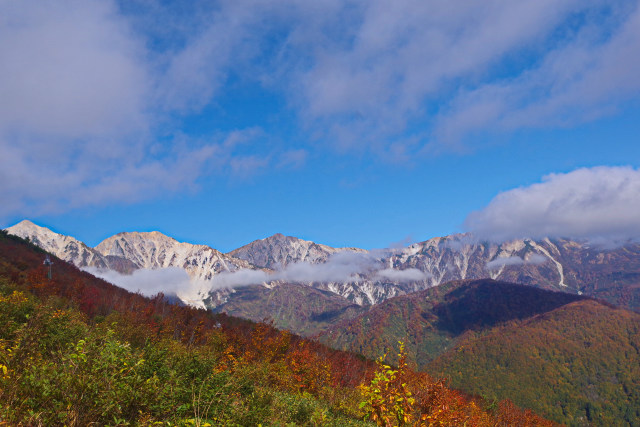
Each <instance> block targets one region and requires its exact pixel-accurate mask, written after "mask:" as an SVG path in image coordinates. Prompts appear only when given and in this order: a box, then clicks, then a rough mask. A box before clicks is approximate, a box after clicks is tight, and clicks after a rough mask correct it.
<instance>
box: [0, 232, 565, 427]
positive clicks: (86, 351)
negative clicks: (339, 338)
mask: <svg viewBox="0 0 640 427" xmlns="http://www.w3.org/2000/svg"><path fill="white" fill-rule="evenodd" d="M44 256H45V253H44V252H42V251H41V250H38V249H37V248H35V247H34V246H32V245H30V244H28V243H27V242H25V241H23V240H22V239H20V238H16V237H12V236H8V235H6V233H0V425H17V424H21V425H70V426H85V425H90V424H98V425H123V424H127V425H167V426H168V425H197V426H207V425H241V426H250V425H259V424H262V425H337V426H343V425H367V424H370V423H376V424H378V425H425V426H426V425H462V424H465V423H466V424H467V425H479V426H482V425H486V426H508V425H531V426H534V425H552V423H551V422H548V421H545V420H543V419H541V418H539V417H537V416H536V415H535V414H533V413H531V412H530V411H522V410H520V409H518V408H517V407H515V406H514V405H513V404H512V403H511V402H510V401H502V402H500V403H499V404H497V405H495V406H493V407H488V404H487V402H486V401H484V400H482V399H479V398H472V397H469V396H467V395H464V394H462V393H460V392H458V391H455V390H452V389H450V388H449V387H448V386H447V385H446V384H445V382H443V381H435V380H433V379H432V378H431V377H429V376H428V375H426V374H420V373H415V372H412V371H410V370H409V369H408V368H407V367H406V366H405V365H404V364H402V363H400V364H399V365H398V367H397V368H393V367H392V366H390V365H386V364H385V363H384V362H383V361H382V360H380V361H379V363H378V364H377V365H376V364H374V363H372V362H369V361H367V360H365V359H363V358H362V357H359V356H356V355H355V354H353V353H346V352H341V351H335V350H330V349H328V348H327V347H324V346H322V345H320V344H318V343H315V342H312V341H308V340H304V339H302V338H300V337H297V336H295V335H292V334H290V333H288V332H282V331H278V330H276V329H274V328H273V327H271V326H269V325H266V324H262V323H258V324H256V323H253V322H250V321H245V320H240V319H236V318H232V317H229V316H226V315H215V314H211V313H209V312H207V311H204V310H197V309H194V308H190V307H184V306H177V305H172V304H170V303H168V302H167V300H166V299H165V298H164V297H163V296H162V295H159V296H158V297H156V298H153V299H148V298H144V297H142V296H140V295H137V294H132V293H129V292H126V291H124V290H122V289H120V288H117V287H115V286H112V285H110V284H108V283H106V282H103V281H101V280H98V279H96V278H94V277H93V276H91V275H89V274H87V273H84V272H81V271H80V270H78V269H76V268H75V267H73V266H71V265H69V264H66V263H64V262H63V261H61V260H59V259H57V258H53V261H54V266H53V278H52V279H51V280H49V279H47V277H46V273H45V267H44V266H43V265H42V260H43V259H44ZM399 356H400V361H402V360H403V357H404V355H403V352H400V354H399Z"/></svg>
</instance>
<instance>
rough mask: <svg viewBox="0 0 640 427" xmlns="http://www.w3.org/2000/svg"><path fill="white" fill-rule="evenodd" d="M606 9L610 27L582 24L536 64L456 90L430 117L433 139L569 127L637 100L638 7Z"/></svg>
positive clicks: (639, 64) (453, 139) (446, 140)
mask: <svg viewBox="0 0 640 427" xmlns="http://www.w3.org/2000/svg"><path fill="white" fill-rule="evenodd" d="M612 9H613V12H612V15H613V17H610V18H609V21H610V22H609V23H610V24H611V22H614V24H611V27H609V26H607V25H602V24H601V23H600V24H601V25H597V24H595V23H591V24H590V25H584V26H582V27H580V28H578V30H577V34H576V35H575V36H574V37H572V38H570V39H569V40H567V41H566V42H565V43H560V44H559V45H558V46H557V47H556V48H554V49H552V50H550V51H548V52H547V53H545V54H544V55H543V56H541V57H540V61H539V65H536V66H533V67H530V68H528V69H525V70H523V71H522V72H521V73H519V74H517V75H515V76H513V77H510V78H506V79H503V80H499V81H492V82H486V83H483V84H480V85H476V86H472V87H471V88H469V89H466V90H462V91H460V93H459V95H457V96H456V97H454V98H453V99H451V102H450V105H449V107H448V108H445V109H443V110H442V112H441V113H440V115H439V116H438V118H437V120H436V123H435V134H436V135H437V137H438V138H439V140H440V142H444V143H457V142H459V141H460V140H462V139H464V138H465V136H467V135H469V134H473V133H476V132H487V131H488V130H491V131H492V132H495V131H507V132H508V131H512V130H516V129H521V128H540V127H543V128H544V127H566V126H572V125H575V124H579V123H582V122H585V121H590V120H593V119H595V118H598V117H601V116H603V115H607V114H611V113H612V112H615V111H616V108H617V106H619V105H622V104H623V103H624V102H625V101H627V100H629V99H633V98H635V97H637V96H638V94H639V93H640V82H639V81H638V79H637V78H636V76H637V75H638V74H640V57H639V56H638V55H637V52H638V46H640V7H637V5H635V6H634V8H632V9H630V8H629V5H628V4H626V5H623V6H621V5H617V7H615V6H614V7H613V8H612ZM601 19H602V21H607V20H606V19H605V18H601ZM607 28H609V29H610V30H611V32H610V34H609V33H608V32H607Z"/></svg>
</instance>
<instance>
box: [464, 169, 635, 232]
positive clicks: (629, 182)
mask: <svg viewBox="0 0 640 427" xmlns="http://www.w3.org/2000/svg"><path fill="white" fill-rule="evenodd" d="M638 212H640V170H638V169H633V168H630V167H595V168H583V169H578V170H575V171H573V172H569V173H566V174H551V175H547V176H545V177H544V178H543V180H542V182H541V183H537V184H533V185H530V186H528V187H521V188H516V189H513V190H509V191H506V192H504V193H501V194H498V195H497V196H496V197H495V198H494V199H493V200H492V201H491V202H490V203H489V205H488V206H487V207H485V208H484V209H482V210H480V211H477V212H473V213H472V214H470V215H469V216H468V217H467V219H466V221H465V224H464V226H465V228H466V229H468V230H470V231H472V232H473V233H474V234H475V235H476V236H478V237H480V238H482V239H488V240H494V241H505V240H510V239H514V238H524V237H529V238H536V239H537V238H543V237H567V238H574V239H588V240H591V241H594V242H595V241H598V242H624V241H627V240H628V239H638V238H640V216H639V215H638Z"/></svg>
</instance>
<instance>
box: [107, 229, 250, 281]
mask: <svg viewBox="0 0 640 427" xmlns="http://www.w3.org/2000/svg"><path fill="white" fill-rule="evenodd" d="M95 250H96V251H97V252H98V253H100V254H101V255H103V256H114V257H120V258H125V259H128V260H130V261H132V262H133V263H134V264H135V265H136V266H137V267H138V268H147V269H157V268H167V267H180V268H182V269H184V270H185V271H186V272H187V273H188V274H189V276H190V277H191V278H192V279H197V280H203V281H206V280H211V278H212V277H213V276H214V275H215V274H218V273H221V272H223V271H224V272H233V271H236V270H238V269H241V268H252V267H251V265H250V264H249V263H248V262H247V261H245V260H242V259H238V258H234V257H232V256H229V255H225V254H223V253H222V252H220V251H218V250H216V249H213V248H211V247H209V246H206V245H192V244H191V243H183V242H178V241H177V240H175V239H173V238H171V237H168V236H165V235H164V234H162V233H160V232H157V231H152V232H148V233H138V232H129V233H119V234H116V235H115V236H111V237H109V238H107V239H105V240H103V241H102V242H100V243H99V244H98V246H96V247H95Z"/></svg>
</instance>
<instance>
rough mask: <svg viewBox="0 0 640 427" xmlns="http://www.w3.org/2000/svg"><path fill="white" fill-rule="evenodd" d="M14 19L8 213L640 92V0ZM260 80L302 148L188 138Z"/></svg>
mask: <svg viewBox="0 0 640 427" xmlns="http://www.w3.org/2000/svg"><path fill="white" fill-rule="evenodd" d="M132 4H133V5H132ZM0 16H1V17H2V18H0V63H1V64H2V67H0V93H2V102H1V103H0V104H1V105H0V154H1V155H0V175H1V178H2V185H1V186H0V197H2V198H3V202H4V203H3V205H2V207H1V208H0V215H10V214H17V213H21V212H22V213H26V212H29V213H30V214H38V213H44V212H54V211H60V210H64V209H69V208H73V207H77V206H87V205H93V204H104V203H112V202H118V201H120V202H130V201H133V200H139V199H143V198H147V197H156V196H157V195H158V194H163V193H165V192H167V191H180V189H183V188H194V187H195V186H196V183H197V182H198V180H199V178H201V177H203V176H206V175H208V174H211V173H212V170H213V171H220V170H223V171H225V172H229V175H231V176H236V177H241V176H247V175H251V174H253V173H256V172H264V171H267V170H269V168H268V167H267V166H269V165H271V163H272V162H273V164H274V166H280V167H291V168H295V167H300V166H301V165H303V164H305V161H307V153H308V152H309V149H308V148H309V147H308V146H310V145H317V146H321V147H327V146H329V147H333V149H335V150H337V151H336V152H337V153H345V152H351V151H357V152H363V151H369V152H374V153H376V154H377V155H378V158H380V159H383V160H385V161H386V160H388V161H391V162H409V161H411V160H412V159H414V158H415V156H416V154H423V155H424V154H425V153H429V152H431V151H430V150H431V149H432V148H433V147H434V146H437V147H440V148H444V149H450V148H459V147H460V146H464V145H465V142H467V143H468V142H469V138H468V136H469V135H473V134H476V133H478V132H480V133H482V132H487V131H489V130H491V131H492V132H493V131H498V132H511V131H513V130H517V129H521V128H523V127H549V126H566V125H571V124H575V123H580V122H583V121H588V120H592V119H593V118H596V117H600V116H602V115H605V114H609V113H611V112H612V111H615V110H616V107H618V106H619V105H622V103H624V102H625V101H628V100H630V99H637V96H638V94H639V92H640V83H639V81H638V79H637V75H639V74H640V59H639V55H637V54H636V53H637V47H638V46H639V45H640V9H638V7H637V1H621V2H615V3H614V4H612V3H611V2H605V1H604V0H602V1H599V0H594V1H588V2H584V1H578V0H559V1H557V0H556V1H552V0H542V1H540V0H524V1H519V2H503V1H499V0H489V1H485V2H481V3H479V2H475V1H472V0H464V1H462V2H461V3H459V4H457V5H456V7H455V8H454V7H451V5H449V4H445V3H442V2H437V1H431V0H429V1H420V0H398V1H395V2H394V3H393V4H392V5H389V3H388V2H385V1H382V0H372V1H364V0H349V1H339V0H329V1H323V2H299V1H294V0H274V1H269V2H265V1H262V0H237V1H233V2H228V1H227V2H218V3H215V4H211V3H208V2H192V3H190V4H189V5H188V6H186V5H182V4H180V5H179V6H178V4H172V3H170V2H168V3H163V2H154V1H152V2H146V1H145V2H141V3H139V4H135V3H132V2H121V3H117V2H115V1H110V0H106V1H97V0H86V1H80V0H61V1H58V2H43V1H22V2H2V3H0ZM567 23H571V26H568V25H567ZM245 84H248V85H253V86H252V87H259V88H261V89H264V90H266V91H268V92H269V93H271V94H275V95H276V96H277V97H278V99H279V100H280V101H283V102H282V105H280V104H279V105H274V111H273V114H274V115H278V116H279V117H287V119H286V121H287V126H286V127H287V130H286V131H282V132H283V133H282V134H281V135H278V138H280V140H282V139H285V138H286V137H288V136H290V134H291V130H292V129H293V133H294V134H296V135H299V137H297V138H296V149H293V150H292V149H291V147H278V148H266V149H262V151H264V153H262V152H261V153H260V155H257V154H256V153H247V150H243V149H240V148H238V147H239V146H235V147H234V148H230V147H231V145H230V144H227V143H225V141H227V140H229V139H230V138H232V137H233V131H229V130H228V129H225V130H221V129H213V130H212V131H211V132H210V133H209V134H207V135H204V136H203V135H199V136H198V137H197V138H194V137H190V136H187V135H181V134H180V128H181V126H183V124H184V120H185V119H188V118H189V117H190V115H192V114H200V113H202V111H203V109H205V108H206V107H207V106H211V105H215V104H216V102H218V100H219V98H220V97H222V96H224V95H225V94H227V95H228V94H229V92H230V91H232V90H233V88H237V87H238V86H243V85H245ZM289 120H292V121H289ZM293 121H296V122H293ZM248 127H249V129H247V130H244V131H243V130H240V132H247V133H251V132H253V131H252V129H254V128H253V125H251V124H250V125H248ZM276 128H277V127H276V126H274V127H273V129H276ZM270 132H275V133H277V132H279V130H277V129H276V130H270ZM269 137H270V135H263V138H264V141H269ZM259 138H262V137H258V136H256V135H255V134H254V140H257V139H259ZM184 139H193V141H191V142H190V143H187V144H182V145H181V142H180V141H181V140H184ZM264 141H262V140H261V142H264ZM318 142H320V144H318Z"/></svg>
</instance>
